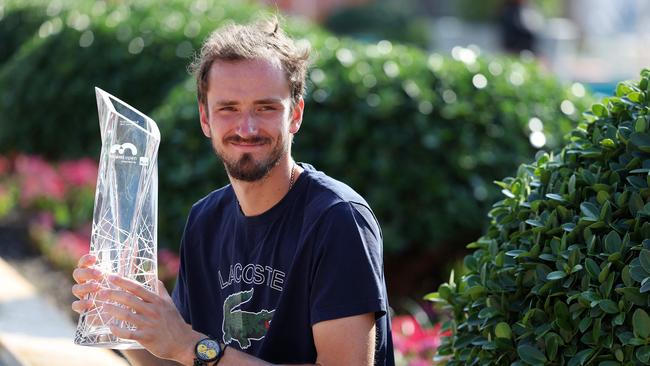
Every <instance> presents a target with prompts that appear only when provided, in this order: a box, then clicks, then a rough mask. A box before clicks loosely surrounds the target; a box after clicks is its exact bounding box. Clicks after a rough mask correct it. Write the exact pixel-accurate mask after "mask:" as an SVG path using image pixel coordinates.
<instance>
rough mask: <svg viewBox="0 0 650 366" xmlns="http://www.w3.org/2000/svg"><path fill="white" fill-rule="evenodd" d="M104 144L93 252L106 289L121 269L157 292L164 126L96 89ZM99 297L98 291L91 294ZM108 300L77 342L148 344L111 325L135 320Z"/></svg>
mask: <svg viewBox="0 0 650 366" xmlns="http://www.w3.org/2000/svg"><path fill="white" fill-rule="evenodd" d="M95 94H96V97H97V110H98V114H99V125H100V131H101V139H102V149H101V155H100V161H99V172H98V176H97V189H96V191H95V209H94V212H93V226H92V234H91V239H90V253H91V254H94V255H95V256H97V258H98V259H97V263H96V264H95V267H96V268H98V269H100V270H101V271H102V273H103V274H104V277H103V279H102V281H101V283H100V285H101V287H102V288H110V287H113V285H111V284H110V283H109V282H108V281H107V276H108V275H110V274H115V275H118V276H121V277H125V278H129V279H132V280H135V281H137V282H139V283H141V284H142V285H143V286H144V287H145V288H147V289H148V290H150V291H153V292H157V290H158V276H157V260H156V252H157V250H156V244H157V241H156V232H157V230H156V228H157V221H158V216H157V212H158V164H157V154H158V145H159V144H160V131H159V130H158V127H157V126H156V123H155V122H154V121H153V120H152V119H151V118H149V117H147V116H146V115H144V114H143V113H141V112H139V111H138V110H136V109H135V108H133V107H131V106H130V105H128V104H126V103H124V102H123V101H121V100H119V99H118V98H116V97H114V96H112V95H110V94H108V93H107V92H105V91H103V90H101V89H99V88H95ZM88 298H90V299H91V300H95V294H90V295H89V297H88ZM103 304H104V302H102V301H99V300H97V301H94V307H93V308H91V309H90V310H88V311H86V312H84V313H82V314H81V316H80V317H79V324H78V325H77V330H76V333H75V339H74V342H75V343H76V344H79V345H84V346H96V347H104V348H113V349H134V348H142V346H141V345H140V344H139V343H137V342H136V341H132V340H128V339H121V338H118V337H116V336H114V335H113V334H112V333H111V331H110V328H109V326H110V325H116V326H119V327H123V328H129V329H134V327H133V325H131V324H128V323H126V322H124V321H121V320H118V319H114V318H113V317H111V316H109V315H108V314H107V313H105V312H104V311H103V310H102V309H103Z"/></svg>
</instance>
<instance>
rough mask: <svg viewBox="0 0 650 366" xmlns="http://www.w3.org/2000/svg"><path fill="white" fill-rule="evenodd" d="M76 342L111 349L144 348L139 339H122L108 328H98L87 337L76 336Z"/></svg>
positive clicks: (80, 344)
mask: <svg viewBox="0 0 650 366" xmlns="http://www.w3.org/2000/svg"><path fill="white" fill-rule="evenodd" d="M74 343H75V344H76V345H79V346H88V347H97V348H110V349H122V350H127V349H144V347H142V345H140V343H138V342H137V341H132V340H129V339H122V338H118V337H116V336H114V335H113V334H111V333H110V330H109V329H108V328H105V329H101V330H98V331H96V332H94V333H91V334H86V335H85V337H79V336H77V337H75V341H74Z"/></svg>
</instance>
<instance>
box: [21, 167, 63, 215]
mask: <svg viewBox="0 0 650 366" xmlns="http://www.w3.org/2000/svg"><path fill="white" fill-rule="evenodd" d="M16 173H17V174H18V176H19V180H20V190H21V203H22V204H23V205H24V206H27V205H29V204H30V203H31V202H33V201H34V200H35V199H36V198H38V197H50V198H54V199H57V200H62V199H63V198H64V196H65V193H66V187H65V182H64V181H63V179H62V178H61V176H59V174H58V173H57V172H56V170H55V169H54V168H53V167H52V166H51V165H49V164H48V163H47V162H46V161H45V160H43V159H41V158H40V157H36V156H28V155H21V156H18V157H17V158H16Z"/></svg>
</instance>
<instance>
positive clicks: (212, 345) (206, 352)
mask: <svg viewBox="0 0 650 366" xmlns="http://www.w3.org/2000/svg"><path fill="white" fill-rule="evenodd" d="M225 349H226V347H223V348H222V347H221V345H220V344H219V342H218V341H217V340H216V339H214V338H209V337H208V338H203V339H201V340H200V341H198V342H197V343H196V346H195V347H194V356H195V358H194V366H207V365H208V364H211V365H212V366H215V365H216V364H217V363H219V360H220V359H221V356H223V352H224V350H225ZM212 362H214V363H212Z"/></svg>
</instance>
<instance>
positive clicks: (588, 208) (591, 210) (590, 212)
mask: <svg viewBox="0 0 650 366" xmlns="http://www.w3.org/2000/svg"><path fill="white" fill-rule="evenodd" d="M580 211H581V212H582V214H583V215H584V216H585V217H584V219H585V220H588V221H598V215H599V214H600V209H599V208H598V207H597V206H596V205H594V204H593V203H591V202H583V203H581V204H580Z"/></svg>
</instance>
